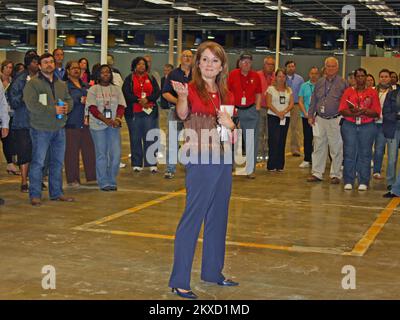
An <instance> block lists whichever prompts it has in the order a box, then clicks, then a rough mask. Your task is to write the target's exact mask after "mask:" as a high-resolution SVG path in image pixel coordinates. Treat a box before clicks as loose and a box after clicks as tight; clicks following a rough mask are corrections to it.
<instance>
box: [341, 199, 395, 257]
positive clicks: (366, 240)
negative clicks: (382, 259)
mask: <svg viewBox="0 0 400 320" xmlns="http://www.w3.org/2000/svg"><path fill="white" fill-rule="evenodd" d="M399 204H400V199H398V198H394V199H392V200H391V201H390V202H389V204H388V205H387V206H386V208H385V209H384V210H383V211H382V212H381V213H380V214H379V216H378V217H377V218H376V220H375V221H374V223H373V224H372V226H371V227H370V228H369V229H368V230H367V232H366V233H365V234H364V236H363V237H362V238H361V239H360V241H358V243H357V244H356V245H355V246H354V248H353V250H352V251H351V252H348V253H346V254H345V255H351V256H363V255H364V254H365V253H366V252H367V251H368V249H369V247H370V246H371V245H372V244H373V243H374V241H375V239H376V237H377V236H378V234H379V233H380V232H381V231H382V229H383V227H384V226H385V224H386V223H387V222H388V220H389V219H390V217H391V216H392V214H393V212H394V210H395V209H396V208H397V206H398V205H399Z"/></svg>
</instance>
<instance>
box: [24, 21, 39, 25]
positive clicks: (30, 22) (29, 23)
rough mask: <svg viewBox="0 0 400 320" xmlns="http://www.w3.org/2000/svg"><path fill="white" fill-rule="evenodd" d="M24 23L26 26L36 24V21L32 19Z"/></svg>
mask: <svg viewBox="0 0 400 320" xmlns="http://www.w3.org/2000/svg"><path fill="white" fill-rule="evenodd" d="M24 24H27V25H28V26H37V22H34V21H28V22H24Z"/></svg>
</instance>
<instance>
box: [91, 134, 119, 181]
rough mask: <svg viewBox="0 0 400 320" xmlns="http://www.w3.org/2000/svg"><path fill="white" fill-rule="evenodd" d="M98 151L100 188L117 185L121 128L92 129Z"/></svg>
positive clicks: (96, 150) (97, 169)
mask: <svg viewBox="0 0 400 320" xmlns="http://www.w3.org/2000/svg"><path fill="white" fill-rule="evenodd" d="M90 133H91V135H92V138H93V142H94V149H95V152H96V176H97V183H98V184H99V187H100V189H102V188H104V187H116V186H117V176H118V172H119V162H120V158H121V134H120V129H119V128H112V127H107V128H106V129H102V130H93V129H90Z"/></svg>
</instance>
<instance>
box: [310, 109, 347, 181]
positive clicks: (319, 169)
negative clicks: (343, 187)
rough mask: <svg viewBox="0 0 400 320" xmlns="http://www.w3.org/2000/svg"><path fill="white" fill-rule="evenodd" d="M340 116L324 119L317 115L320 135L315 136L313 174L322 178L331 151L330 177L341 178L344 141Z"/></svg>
mask: <svg viewBox="0 0 400 320" xmlns="http://www.w3.org/2000/svg"><path fill="white" fill-rule="evenodd" d="M339 121H340V117H338V118H334V119H329V120H326V119H323V118H321V117H318V116H317V117H316V119H315V122H316V123H317V125H318V129H319V130H318V131H319V135H318V136H314V151H313V153H312V171H311V172H312V174H313V175H314V176H316V177H317V178H319V179H322V177H323V174H324V173H325V167H326V159H327V158H328V148H329V153H330V155H331V158H332V163H331V170H330V177H331V178H333V177H336V178H339V179H340V178H341V177H342V172H341V170H340V168H341V166H342V163H343V141H342V135H341V133H340V126H339Z"/></svg>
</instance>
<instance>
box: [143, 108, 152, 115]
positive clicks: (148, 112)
mask: <svg viewBox="0 0 400 320" xmlns="http://www.w3.org/2000/svg"><path fill="white" fill-rule="evenodd" d="M143 111H144V112H145V113H147V114H150V113H151V112H152V111H153V108H143Z"/></svg>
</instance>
